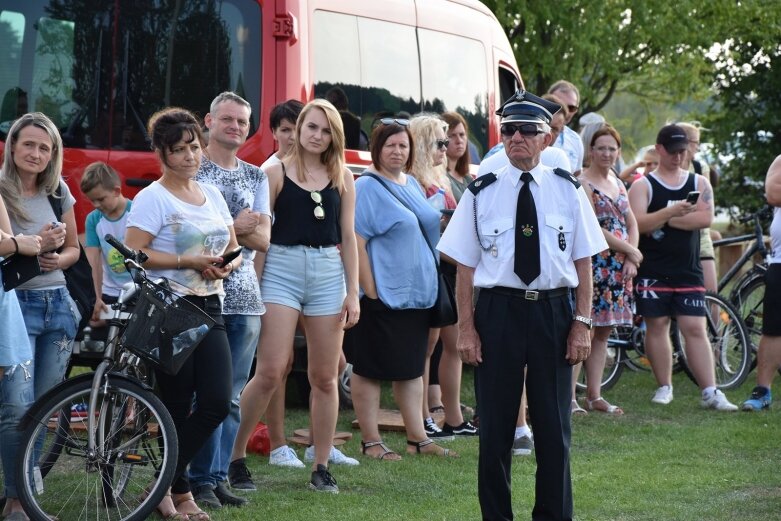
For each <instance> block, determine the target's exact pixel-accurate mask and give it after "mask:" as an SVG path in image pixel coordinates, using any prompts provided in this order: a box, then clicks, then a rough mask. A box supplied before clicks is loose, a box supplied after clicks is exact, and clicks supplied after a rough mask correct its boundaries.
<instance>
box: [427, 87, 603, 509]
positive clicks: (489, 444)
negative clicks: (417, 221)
mask: <svg viewBox="0 0 781 521" xmlns="http://www.w3.org/2000/svg"><path fill="white" fill-rule="evenodd" d="M559 109H560V106H559V105H558V104H556V103H553V102H550V101H547V100H544V99H542V98H539V97H537V96H535V95H533V94H530V93H528V92H525V91H523V90H520V91H518V92H516V93H515V94H514V95H513V96H512V97H511V98H510V99H509V100H507V101H506V102H505V103H504V105H503V106H502V108H501V109H500V110H499V111H498V112H497V114H498V115H500V116H501V134H502V142H503V143H504V146H505V149H506V151H507V155H508V157H509V159H510V162H509V164H507V165H505V166H503V167H501V168H499V169H497V170H496V171H495V172H494V173H491V174H486V175H484V176H482V177H479V178H478V179H476V180H475V181H473V182H472V184H471V185H470V186H469V189H468V190H467V191H466V192H465V193H464V196H463V198H462V199H461V202H460V203H459V205H458V208H457V209H456V211H455V213H454V214H453V218H452V220H451V221H450V224H449V225H448V227H447V230H446V231H445V234H444V235H443V237H442V239H441V241H440V243H439V246H438V249H439V250H440V251H441V252H442V253H443V254H445V255H446V256H448V257H450V258H451V259H452V260H454V261H455V262H457V264H458V278H457V287H456V298H457V301H458V311H459V317H458V318H459V321H458V328H459V338H458V349H459V352H460V354H461V358H462V359H463V360H464V362H466V363H468V364H472V365H476V366H477V370H476V389H477V403H478V406H479V408H480V457H479V467H478V496H479V499H480V508H481V510H482V514H483V519H484V520H492V521H498V520H510V519H512V518H513V511H512V503H511V497H510V465H511V458H512V456H511V449H512V444H513V434H514V430H515V422H516V418H517V415H518V406H519V401H520V399H521V388H522V387H523V383H524V372H523V367H524V366H526V367H527V368H528V372H527V376H526V390H527V393H528V399H529V412H530V415H531V419H532V427H533V428H534V433H535V438H536V440H537V442H536V449H537V450H536V458H537V467H538V469H537V486H536V501H535V505H534V510H533V511H532V518H533V519H535V520H568V519H572V486H571V479H570V466H569V442H570V410H569V409H570V394H571V380H570V378H571V374H572V368H571V365H572V364H576V363H578V362H582V361H583V360H585V359H586V358H587V357H588V355H589V352H590V345H591V340H590V333H589V329H590V328H591V319H590V318H589V317H590V316H591V292H592V282H591V256H592V255H594V254H595V253H598V252H600V251H602V250H604V249H606V248H607V243H606V242H605V239H604V237H603V235H602V231H601V229H600V227H599V224H598V222H597V220H596V217H595V216H594V213H593V211H592V209H591V206H590V204H589V202H588V199H587V198H586V194H585V192H584V191H583V189H582V188H580V184H579V183H578V181H577V180H576V179H575V178H574V177H572V176H571V175H570V174H569V173H568V172H566V171H563V170H559V169H556V170H553V169H551V168H548V167H546V166H544V165H542V164H540V152H541V151H542V150H543V149H544V148H545V147H546V146H548V145H549V144H550V141H551V134H550V126H549V124H550V121H551V118H552V116H553V114H555V113H556V112H557V111H558V110H559ZM473 286H474V287H478V288H480V296H479V298H478V301H477V305H476V307H475V308H474V310H473V309H472V293H473ZM571 288H576V299H575V300H576V301H575V309H574V311H573V308H572V303H571V300H570V289H571Z"/></svg>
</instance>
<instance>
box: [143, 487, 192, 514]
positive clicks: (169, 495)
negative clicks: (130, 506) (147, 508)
mask: <svg viewBox="0 0 781 521" xmlns="http://www.w3.org/2000/svg"><path fill="white" fill-rule="evenodd" d="M144 493H145V494H148V491H146V490H145V491H144ZM142 496H143V494H142ZM163 497H164V498H165V497H170V498H172V496H171V493H170V492H169V493H168V494H166V495H165V496H163ZM172 502H173V498H172ZM155 512H157V515H158V516H160V517H161V518H162V519H165V520H166V521H188V520H189V519H190V516H188V515H187V514H185V513H182V512H179V511H178V510H176V504H174V511H173V512H169V513H168V514H166V513H165V512H163V511H162V510H161V509H160V505H157V507H155Z"/></svg>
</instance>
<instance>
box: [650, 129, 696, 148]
mask: <svg viewBox="0 0 781 521" xmlns="http://www.w3.org/2000/svg"><path fill="white" fill-rule="evenodd" d="M656 144H657V145H662V146H663V147H664V149H665V150H667V152H668V153H670V154H674V153H676V152H680V151H681V150H685V149H686V148H688V147H689V138H688V137H687V136H686V131H685V130H683V129H682V128H681V127H679V126H678V125H666V126H664V127H662V129H661V130H660V131H659V133H658V134H657V135H656Z"/></svg>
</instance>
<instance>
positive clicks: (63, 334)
mask: <svg viewBox="0 0 781 521" xmlns="http://www.w3.org/2000/svg"><path fill="white" fill-rule="evenodd" d="M16 296H17V298H18V299H19V307H20V308H21V310H22V315H23V316H24V324H25V327H26V328H27V336H28V337H29V339H30V348H31V349H32V354H33V362H32V363H30V364H29V365H26V364H21V365H17V366H14V367H10V368H7V369H6V374H5V375H4V376H3V379H2V384H1V387H0V389H2V404H0V407H2V408H1V409H0V438H1V439H2V442H1V443H0V446H2V452H0V454H1V455H2V458H3V474H4V480H5V495H6V496H7V497H18V496H17V493H16V481H15V471H14V470H13V469H14V464H15V462H16V453H17V450H18V446H19V437H20V435H21V433H20V432H19V431H17V430H16V426H17V425H18V423H19V420H20V419H21V417H22V416H23V415H24V413H25V412H27V409H28V408H29V406H30V405H31V404H32V402H33V401H35V400H36V399H38V398H40V397H41V396H42V395H43V394H44V393H45V392H46V391H48V390H49V389H51V388H52V387H54V386H55V385H57V384H58V383H60V382H61V381H62V380H63V378H64V377H65V371H66V370H67V369H68V361H69V360H70V356H71V352H72V351H73V338H74V336H75V335H76V328H77V326H78V323H79V322H78V320H79V314H78V311H77V310H76V305H75V304H74V303H73V300H72V299H71V297H70V295H68V290H67V289H65V288H60V289H53V290H16ZM9 470H10V471H9Z"/></svg>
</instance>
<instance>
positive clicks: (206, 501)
mask: <svg viewBox="0 0 781 521" xmlns="http://www.w3.org/2000/svg"><path fill="white" fill-rule="evenodd" d="M193 499H195V502H196V503H198V504H199V505H200V506H204V507H206V508H212V509H217V508H222V503H220V500H219V499H218V498H217V496H216V495H214V489H213V488H212V486H211V485H198V486H197V487H193Z"/></svg>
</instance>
